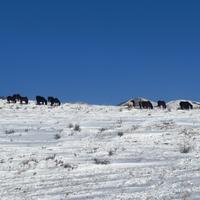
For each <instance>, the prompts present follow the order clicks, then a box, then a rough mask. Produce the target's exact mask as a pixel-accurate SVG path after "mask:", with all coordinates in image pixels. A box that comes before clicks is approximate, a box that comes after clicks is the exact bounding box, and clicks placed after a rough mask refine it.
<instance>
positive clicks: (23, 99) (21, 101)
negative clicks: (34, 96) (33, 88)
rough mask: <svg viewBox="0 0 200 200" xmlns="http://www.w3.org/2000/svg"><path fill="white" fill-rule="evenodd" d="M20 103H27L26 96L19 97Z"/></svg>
mask: <svg viewBox="0 0 200 200" xmlns="http://www.w3.org/2000/svg"><path fill="white" fill-rule="evenodd" d="M20 104H28V97H20Z"/></svg>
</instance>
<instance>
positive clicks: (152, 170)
mask: <svg viewBox="0 0 200 200" xmlns="http://www.w3.org/2000/svg"><path fill="white" fill-rule="evenodd" d="M177 105H178V103H177V102H176V101H175V102H170V103H169V104H168V106H170V109H167V110H162V109H158V108H156V109H154V110H139V109H131V110H128V109H127V108H126V107H117V106H116V107H115V106H94V105H86V104H63V105H62V106H60V107H53V108H52V107H49V106H36V105H35V104H34V102H31V104H29V105H23V106H21V105H19V104H14V105H12V104H7V103H6V101H3V100H0V152H1V153H0V197H1V198H0V199H1V200H38V199H41V200H66V199H67V200H86V199H87V200H88V199H89V200H93V199H94V200H103V199H108V200H123V199H127V200H132V199H137V200H140V199H141V200H150V199H157V200H163V199H164V200H168V199H169V200H171V199H177V200H179V199H181V200H187V199H192V200H195V199H196V200H199V199H200V111H199V110H197V109H194V110H190V111H182V110H176V108H177Z"/></svg>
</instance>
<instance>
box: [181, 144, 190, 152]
mask: <svg viewBox="0 0 200 200" xmlns="http://www.w3.org/2000/svg"><path fill="white" fill-rule="evenodd" d="M190 150H191V147H190V146H189V145H186V144H184V145H183V146H182V147H180V152H181V153H189V152H190Z"/></svg>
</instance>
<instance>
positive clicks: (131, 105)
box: [127, 100, 135, 108]
mask: <svg viewBox="0 0 200 200" xmlns="http://www.w3.org/2000/svg"><path fill="white" fill-rule="evenodd" d="M127 106H128V108H133V107H135V102H134V101H133V100H131V101H129V102H128V103H127Z"/></svg>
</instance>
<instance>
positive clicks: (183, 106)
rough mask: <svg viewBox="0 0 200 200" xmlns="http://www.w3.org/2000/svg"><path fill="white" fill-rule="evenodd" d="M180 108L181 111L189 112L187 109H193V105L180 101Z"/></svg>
mask: <svg viewBox="0 0 200 200" xmlns="http://www.w3.org/2000/svg"><path fill="white" fill-rule="evenodd" d="M180 108H181V110H189V109H193V105H192V104H191V103H190V102H188V101H181V102H180Z"/></svg>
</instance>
